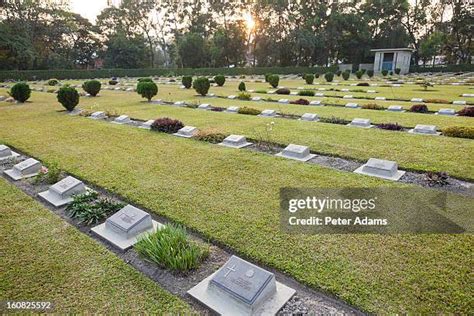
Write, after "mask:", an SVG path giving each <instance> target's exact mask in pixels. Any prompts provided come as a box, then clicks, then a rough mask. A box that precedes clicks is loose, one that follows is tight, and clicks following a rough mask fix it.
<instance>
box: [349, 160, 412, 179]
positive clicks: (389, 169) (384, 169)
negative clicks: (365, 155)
mask: <svg viewBox="0 0 474 316" xmlns="http://www.w3.org/2000/svg"><path fill="white" fill-rule="evenodd" d="M354 172H355V173H359V174H365V175H369V176H374V177H378V178H383V179H387V180H393V181H398V180H399V179H400V178H401V177H402V176H403V175H404V174H405V171H399V170H398V164H397V163H396V162H395V161H390V160H382V159H377V158H370V159H369V160H368V161H367V163H366V164H365V165H363V166H361V167H359V168H357V169H356V170H355V171H354Z"/></svg>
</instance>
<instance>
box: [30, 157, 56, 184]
mask: <svg viewBox="0 0 474 316" xmlns="http://www.w3.org/2000/svg"><path fill="white" fill-rule="evenodd" d="M60 176H61V169H60V168H59V165H58V164H57V163H55V162H53V163H50V164H48V166H47V167H43V168H41V170H40V172H39V173H38V175H37V176H36V177H35V183H36V184H38V183H46V184H54V183H56V182H58V181H59V177H60Z"/></svg>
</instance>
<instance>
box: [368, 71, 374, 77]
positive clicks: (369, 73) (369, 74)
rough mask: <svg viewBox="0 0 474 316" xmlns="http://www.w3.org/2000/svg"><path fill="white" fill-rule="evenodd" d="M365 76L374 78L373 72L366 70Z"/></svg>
mask: <svg viewBox="0 0 474 316" xmlns="http://www.w3.org/2000/svg"><path fill="white" fill-rule="evenodd" d="M367 76H369V78H372V77H373V76H374V71H373V70H367Z"/></svg>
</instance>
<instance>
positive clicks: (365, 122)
mask: <svg viewBox="0 0 474 316" xmlns="http://www.w3.org/2000/svg"><path fill="white" fill-rule="evenodd" d="M347 125H348V126H354V127H362V128H371V127H372V125H370V120H369V119H363V118H355V119H353V120H352V122H351V123H350V124H347Z"/></svg>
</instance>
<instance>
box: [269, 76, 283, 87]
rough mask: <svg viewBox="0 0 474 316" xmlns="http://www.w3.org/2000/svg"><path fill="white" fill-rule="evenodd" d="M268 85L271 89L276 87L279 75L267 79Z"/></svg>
mask: <svg viewBox="0 0 474 316" xmlns="http://www.w3.org/2000/svg"><path fill="white" fill-rule="evenodd" d="M268 83H269V84H270V85H271V86H272V87H273V88H276V87H278V83H280V76H279V75H271V76H270V77H268Z"/></svg>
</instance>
